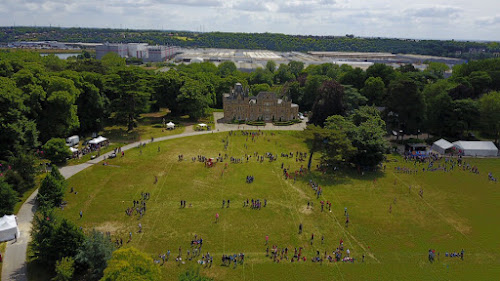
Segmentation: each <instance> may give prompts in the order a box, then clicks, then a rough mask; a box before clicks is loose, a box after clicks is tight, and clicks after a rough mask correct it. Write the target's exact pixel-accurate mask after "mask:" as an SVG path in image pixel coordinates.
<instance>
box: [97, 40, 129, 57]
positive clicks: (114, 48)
mask: <svg viewBox="0 0 500 281" xmlns="http://www.w3.org/2000/svg"><path fill="white" fill-rule="evenodd" d="M95 52H96V58H97V59H98V60H100V59H102V57H104V55H106V54H107V53H115V54H117V55H119V56H120V57H121V58H126V57H127V55H128V48H127V45H124V44H108V43H106V44H102V45H100V46H96V47H95Z"/></svg>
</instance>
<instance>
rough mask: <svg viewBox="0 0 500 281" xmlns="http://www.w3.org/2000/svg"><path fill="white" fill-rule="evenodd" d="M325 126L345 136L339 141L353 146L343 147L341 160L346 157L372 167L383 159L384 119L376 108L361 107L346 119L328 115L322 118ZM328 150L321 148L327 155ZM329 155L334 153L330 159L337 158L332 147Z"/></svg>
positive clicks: (350, 161) (353, 161)
mask: <svg viewBox="0 0 500 281" xmlns="http://www.w3.org/2000/svg"><path fill="white" fill-rule="evenodd" d="M325 129H326V130H328V131H331V132H336V134H337V135H339V137H343V138H345V140H343V141H347V142H349V144H350V145H352V147H354V148H355V149H351V150H345V153H344V157H345V158H344V159H342V162H345V161H347V162H349V163H351V164H353V165H355V166H357V167H370V168H373V167H375V166H377V165H379V164H380V163H381V162H382V161H383V159H384V154H385V153H386V152H387V149H388V143H387V141H386V140H385V138H384V136H385V133H386V132H385V122H384V121H383V120H382V118H381V117H380V114H379V113H378V111H377V109H376V108H374V107H367V106H365V107H361V108H360V109H357V110H355V111H354V112H353V114H352V115H350V116H349V118H348V119H346V118H344V117H342V116H338V115H336V116H331V117H329V118H328V119H327V120H326V121H325ZM339 132H340V133H339ZM338 141H340V140H338ZM334 145H337V144H334ZM329 153H332V152H330V151H328V150H327V151H326V152H325V154H327V156H328V154H329ZM332 155H334V156H336V157H337V158H334V159H338V155H337V154H336V153H335V150H333V154H332ZM339 163H340V162H339Z"/></svg>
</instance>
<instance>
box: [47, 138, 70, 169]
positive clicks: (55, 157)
mask: <svg viewBox="0 0 500 281" xmlns="http://www.w3.org/2000/svg"><path fill="white" fill-rule="evenodd" d="M43 151H44V153H45V157H47V159H49V160H50V161H52V162H54V163H64V162H66V158H68V157H70V156H71V151H70V150H69V147H68V146H66V141H65V140H64V139H58V138H52V139H50V140H49V141H47V142H46V143H45V144H44V145H43Z"/></svg>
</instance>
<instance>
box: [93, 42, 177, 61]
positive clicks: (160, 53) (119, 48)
mask: <svg viewBox="0 0 500 281" xmlns="http://www.w3.org/2000/svg"><path fill="white" fill-rule="evenodd" d="M110 52H113V53H116V54H117V55H119V56H120V57H122V58H138V59H142V60H143V61H145V62H160V61H165V60H167V59H170V58H172V57H173V56H175V55H176V54H177V52H178V49H177V47H175V46H148V44H146V43H129V44H109V43H106V44H103V45H100V46H96V57H97V59H101V58H102V57H103V56H104V55H106V54H107V53H110Z"/></svg>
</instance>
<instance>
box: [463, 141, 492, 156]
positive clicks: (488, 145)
mask: <svg viewBox="0 0 500 281" xmlns="http://www.w3.org/2000/svg"><path fill="white" fill-rule="evenodd" d="M453 146H454V147H455V148H456V149H457V150H458V151H459V152H462V153H463V155H465V156H497V155H498V148H497V147H496V146H495V144H493V142H491V141H456V142H454V143H453Z"/></svg>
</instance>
